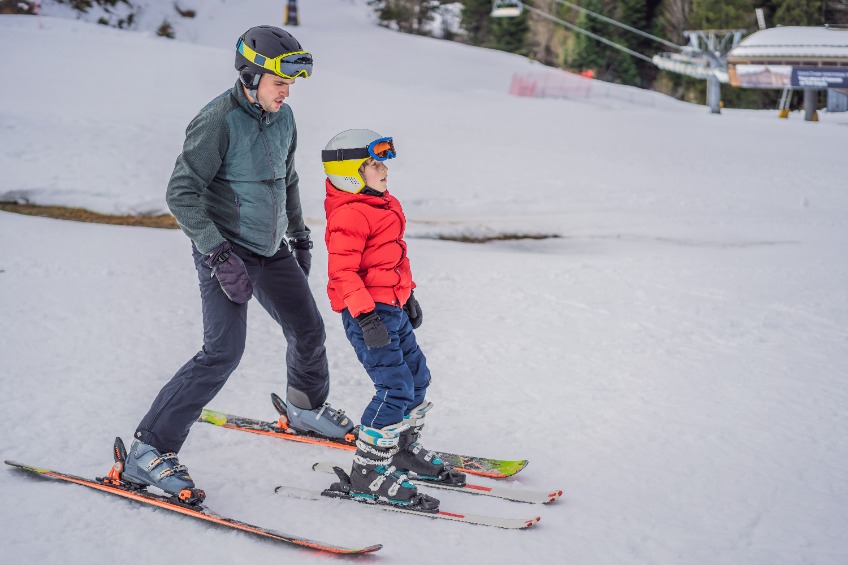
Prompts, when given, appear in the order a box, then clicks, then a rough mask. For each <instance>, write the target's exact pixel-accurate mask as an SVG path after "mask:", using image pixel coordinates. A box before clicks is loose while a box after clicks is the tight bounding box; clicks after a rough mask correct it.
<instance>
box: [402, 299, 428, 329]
mask: <svg viewBox="0 0 848 565" xmlns="http://www.w3.org/2000/svg"><path fill="white" fill-rule="evenodd" d="M403 311H404V312H406V315H407V316H409V323H410V324H412V329H413V330H417V329H418V327H419V326H420V325H421V322H423V321H424V312H422V311H421V305H420V304H418V301H417V300H415V295H414V294H413V293H412V292H410V293H409V300H407V301H406V304H404V305H403Z"/></svg>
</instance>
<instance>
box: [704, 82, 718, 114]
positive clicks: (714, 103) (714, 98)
mask: <svg viewBox="0 0 848 565" xmlns="http://www.w3.org/2000/svg"><path fill="white" fill-rule="evenodd" d="M707 106H709V107H710V114H721V82H719V80H718V78H716V77H714V76H711V77H710V78H708V79H707Z"/></svg>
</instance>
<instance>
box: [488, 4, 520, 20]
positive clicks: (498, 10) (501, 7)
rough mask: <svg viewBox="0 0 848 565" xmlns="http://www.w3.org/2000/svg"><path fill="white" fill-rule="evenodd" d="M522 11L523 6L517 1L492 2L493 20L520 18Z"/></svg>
mask: <svg viewBox="0 0 848 565" xmlns="http://www.w3.org/2000/svg"><path fill="white" fill-rule="evenodd" d="M523 10H524V4H522V3H521V2H520V1H519V0H494V1H493V2H492V13H491V14H489V15H490V16H492V17H493V18H514V17H516V16H520V15H521V12H522V11H523Z"/></svg>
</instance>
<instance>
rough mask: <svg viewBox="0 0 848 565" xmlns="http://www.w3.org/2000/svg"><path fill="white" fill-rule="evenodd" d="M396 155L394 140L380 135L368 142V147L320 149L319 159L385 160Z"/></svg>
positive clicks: (324, 160)
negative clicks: (378, 137)
mask: <svg viewBox="0 0 848 565" xmlns="http://www.w3.org/2000/svg"><path fill="white" fill-rule="evenodd" d="M396 156H397V151H395V142H394V141H393V140H392V138H391V137H381V138H380V139H375V140H374V141H372V142H371V143H369V144H368V147H357V148H355V149H324V150H323V151H321V161H323V162H325V163H326V162H328V161H349V160H351V159H368V158H369V157H370V158H372V159H374V160H376V161H385V160H386V159H394V158H395V157H396Z"/></svg>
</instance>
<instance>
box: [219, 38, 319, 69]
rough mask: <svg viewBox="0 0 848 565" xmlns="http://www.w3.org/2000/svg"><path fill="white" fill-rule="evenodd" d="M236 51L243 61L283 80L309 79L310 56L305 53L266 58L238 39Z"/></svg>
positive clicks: (293, 52) (296, 52) (297, 52)
mask: <svg viewBox="0 0 848 565" xmlns="http://www.w3.org/2000/svg"><path fill="white" fill-rule="evenodd" d="M236 49H237V50H238V52H239V53H241V54H242V55H243V56H244V58H245V59H247V60H248V61H250V62H251V63H253V64H254V65H256V66H257V67H262V68H263V69H267V70H269V71H271V72H272V73H274V74H275V75H277V76H279V77H283V78H297V77H300V76H302V77H303V78H309V75H311V74H312V54H311V53H309V52H307V51H292V52H291V53H283V54H282V55H278V56H276V57H273V58H272V57H266V56H265V55H260V54H259V53H257V52H256V51H254V50H253V49H251V48H250V46H248V45H247V44H245V42H244V39H242V38H239V40H238V43H237V44H236Z"/></svg>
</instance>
